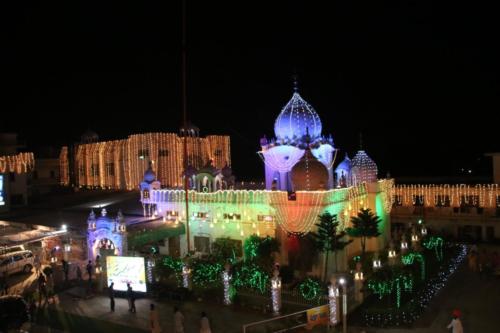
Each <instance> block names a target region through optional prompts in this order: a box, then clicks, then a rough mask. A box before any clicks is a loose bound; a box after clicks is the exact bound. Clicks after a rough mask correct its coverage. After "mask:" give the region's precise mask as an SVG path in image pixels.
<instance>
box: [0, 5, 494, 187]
mask: <svg viewBox="0 0 500 333" xmlns="http://www.w3.org/2000/svg"><path fill="white" fill-rule="evenodd" d="M8 3H9V4H2V9H1V10H0V13H1V14H0V15H1V17H0V19H1V23H0V24H1V25H2V47H1V53H0V58H1V63H2V70H1V78H2V80H3V82H4V87H3V88H2V90H1V96H2V98H1V106H2V120H1V125H0V130H1V131H17V132H19V133H20V134H21V136H22V138H24V139H25V141H26V142H27V143H28V146H29V148H30V149H36V148H37V147H38V146H41V145H53V146H59V145H61V144H67V143H71V142H74V141H76V140H77V139H78V138H79V136H80V135H81V133H82V132H84V131H85V130H86V129H87V128H91V129H93V130H95V131H96V132H97V133H98V134H99V135H100V137H101V139H118V138H124V137H126V136H127V135H129V134H132V133H137V132H150V131H164V132H171V131H175V132H177V130H178V128H179V125H180V122H181V107H180V101H181V98H180V82H181V81H180V44H181V43H180V42H181V20H180V17H181V6H180V0H176V1H130V2H127V1H120V2H115V3H111V2H107V1H66V0H64V1H40V2H35V3H34V4H29V3H28V2H24V1H8ZM271 4H272V6H273V7H270V6H271ZM491 6H492V7H491V8H487V7H485V4H484V3H482V4H481V3H476V2H464V3H461V2H455V1H453V2H452V1H430V0H419V1H408V0H402V1H393V0H392V1H384V2H380V1H370V2H365V1H362V2H359V1H336V2H330V1H324V2H321V3H320V2H319V1H283V2H275V1H265V2H258V1H246V2H242V1H231V2H222V1H196V2H195V1H192V0H191V1H188V110H189V117H190V119H191V120H192V122H193V123H194V124H196V125H197V126H198V127H199V128H200V129H201V133H202V135H205V134H211V133H217V134H229V135H230V136H231V140H232V156H233V167H234V169H235V173H236V175H237V177H238V178H240V179H251V178H259V177H263V166H262V162H261V161H260V160H259V158H258V156H257V155H256V153H255V152H256V151H257V150H258V148H259V145H258V142H259V138H260V137H261V136H262V135H263V134H267V135H268V137H269V136H271V135H273V125H274V120H275V118H276V117H277V116H278V114H279V112H280V110H281V108H282V107H283V106H284V105H285V104H286V102H287V101H288V100H289V99H290V97H291V95H292V79H291V77H292V75H293V73H294V71H296V72H297V74H298V76H299V87H300V93H301V95H302V97H303V98H304V99H305V100H307V101H308V102H309V103H310V104H311V105H312V106H313V107H314V108H315V109H316V111H317V112H318V113H319V115H320V117H321V119H322V123H323V133H324V134H328V133H331V134H332V135H333V137H334V141H335V145H336V146H337V147H338V148H340V150H341V156H342V157H343V155H344V152H349V153H350V155H351V157H352V154H353V152H355V150H356V149H357V148H358V145H359V143H358V141H359V139H358V138H359V132H362V133H363V146H364V148H365V150H366V151H367V152H368V154H369V155H370V156H371V157H372V158H373V159H374V160H375V161H376V162H377V163H378V165H379V169H380V170H381V175H385V173H386V172H387V171H390V172H391V174H392V175H393V176H402V175H412V176H416V175H435V176H441V175H454V174H456V173H457V172H458V170H459V169H461V168H462V167H465V168H471V169H472V170H473V172H474V173H475V174H477V173H487V172H488V169H489V163H490V161H489V160H488V158H484V157H482V155H483V153H485V152H490V151H500V143H499V140H498V134H497V133H496V130H497V129H498V120H497V118H499V117H498V113H499V111H498V110H499V106H500V105H499V104H500V101H499V94H498V90H499V86H500V84H499V74H500V68H499V67H500V66H499V61H498V59H500V54H499V53H500V52H499V50H498V34H497V33H498V31H500V29H499V28H500V27H499V26H498V25H499V23H498V22H499V21H498V19H497V13H498V12H497V11H496V10H495V8H494V7H493V4H492V5H491ZM28 112H29V113H34V115H30V116H27V115H26V114H27V113H28Z"/></svg>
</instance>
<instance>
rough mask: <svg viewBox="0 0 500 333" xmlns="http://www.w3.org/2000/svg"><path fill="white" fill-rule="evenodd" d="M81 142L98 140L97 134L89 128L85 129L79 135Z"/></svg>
mask: <svg viewBox="0 0 500 333" xmlns="http://www.w3.org/2000/svg"><path fill="white" fill-rule="evenodd" d="M80 141H81V143H94V142H98V141H99V135H97V133H96V132H94V131H92V130H91V129H87V130H86V131H85V133H83V134H82V136H81V137H80Z"/></svg>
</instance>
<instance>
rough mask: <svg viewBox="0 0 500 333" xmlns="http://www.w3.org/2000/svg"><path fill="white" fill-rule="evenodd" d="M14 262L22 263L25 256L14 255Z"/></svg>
mask: <svg viewBox="0 0 500 333" xmlns="http://www.w3.org/2000/svg"><path fill="white" fill-rule="evenodd" d="M13 259H14V261H21V260H23V259H24V256H23V255H22V254H16V255H14V258H13Z"/></svg>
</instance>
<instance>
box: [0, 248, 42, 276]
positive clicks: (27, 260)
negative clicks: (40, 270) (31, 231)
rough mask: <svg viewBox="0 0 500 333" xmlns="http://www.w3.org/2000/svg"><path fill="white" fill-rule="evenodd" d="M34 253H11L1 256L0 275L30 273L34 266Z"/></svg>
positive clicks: (25, 251)
mask: <svg viewBox="0 0 500 333" xmlns="http://www.w3.org/2000/svg"><path fill="white" fill-rule="evenodd" d="M34 260H35V258H34V256H33V253H32V252H31V251H29V250H24V251H17V252H11V253H7V254H4V255H1V256H0V274H4V272H7V274H8V275H10V274H14V273H17V272H24V273H29V272H31V270H32V269H33V265H34V263H33V262H34Z"/></svg>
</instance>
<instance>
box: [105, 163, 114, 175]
mask: <svg viewBox="0 0 500 333" xmlns="http://www.w3.org/2000/svg"><path fill="white" fill-rule="evenodd" d="M106 174H107V175H108V176H114V175H115V164H114V163H106Z"/></svg>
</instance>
